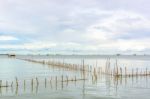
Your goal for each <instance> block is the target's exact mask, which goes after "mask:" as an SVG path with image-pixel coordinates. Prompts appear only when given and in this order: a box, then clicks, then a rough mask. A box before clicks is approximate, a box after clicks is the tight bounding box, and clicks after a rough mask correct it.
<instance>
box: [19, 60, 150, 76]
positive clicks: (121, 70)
mask: <svg viewBox="0 0 150 99" xmlns="http://www.w3.org/2000/svg"><path fill="white" fill-rule="evenodd" d="M18 59H21V58H18ZM21 60H24V61H29V62H34V63H40V64H44V65H50V66H55V67H58V68H66V69H69V70H75V71H82V72H84V74H88V73H92V75H93V76H95V78H97V75H100V74H104V75H110V76H114V77H120V76H123V77H129V76H150V71H149V70H148V68H145V69H144V70H143V69H141V70H140V69H139V68H132V70H130V69H128V68H127V67H126V66H125V67H123V66H122V67H120V66H119V65H118V60H117V59H116V62H115V64H114V67H112V65H111V61H110V58H108V59H107V60H106V65H105V66H102V67H100V66H98V64H97V62H96V66H91V65H89V64H85V61H84V59H83V60H81V61H82V62H81V64H71V63H65V62H64V61H63V62H60V61H45V60H36V59H21Z"/></svg>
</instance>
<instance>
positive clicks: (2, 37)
mask: <svg viewBox="0 0 150 99" xmlns="http://www.w3.org/2000/svg"><path fill="white" fill-rule="evenodd" d="M10 40H18V38H16V37H13V36H8V35H0V41H10Z"/></svg>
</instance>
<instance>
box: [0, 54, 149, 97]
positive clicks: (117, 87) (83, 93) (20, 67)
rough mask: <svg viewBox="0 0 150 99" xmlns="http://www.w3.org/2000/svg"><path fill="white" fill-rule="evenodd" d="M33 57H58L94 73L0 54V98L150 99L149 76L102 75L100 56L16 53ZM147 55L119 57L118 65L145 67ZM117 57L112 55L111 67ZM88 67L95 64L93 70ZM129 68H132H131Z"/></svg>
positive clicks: (42, 58) (104, 58)
mask: <svg viewBox="0 0 150 99" xmlns="http://www.w3.org/2000/svg"><path fill="white" fill-rule="evenodd" d="M17 58H32V59H36V60H50V61H52V60H55V61H56V60H57V61H61V62H63V63H66V62H68V63H73V64H83V61H82V60H83V59H84V64H88V65H89V68H90V69H92V70H93V72H85V71H79V70H77V71H76V70H72V69H70V68H69V69H68V68H62V67H58V66H52V65H46V64H38V63H33V62H27V61H24V60H19V59H15V58H8V57H1V58H0V60H1V63H0V70H1V71H0V80H1V82H0V86H1V87H0V98H2V99H26V98H29V99H34V98H35V99H41V98H42V99H47V98H52V99H101V98H102V99H135V98H136V99H141V98H143V99H149V96H150V81H149V79H150V76H149V75H148V76H117V77H114V76H111V75H106V74H103V73H102V71H100V70H102V69H99V68H100V67H101V68H103V67H105V66H106V59H107V57H106V56H103V57H89V58H83V57H68V56H67V57H64V56H63V57H62V56H61V57H58V56H57V57H48V56H42V57H41V56H18V57H17ZM149 59H150V57H147V56H146V58H145V57H143V58H138V57H134V58H133V57H130V58H129V59H128V58H127V57H121V58H118V65H123V66H126V67H128V68H129V69H130V68H131V67H135V68H144V69H145V67H146V68H148V65H149V63H150V61H149ZM115 60H116V57H111V64H110V65H111V66H114V64H115ZM91 66H94V67H97V68H96V69H94V68H92V67H91ZM131 70H132V68H131Z"/></svg>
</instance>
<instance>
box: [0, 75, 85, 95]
mask: <svg viewBox="0 0 150 99" xmlns="http://www.w3.org/2000/svg"><path fill="white" fill-rule="evenodd" d="M84 80H87V79H83V78H77V77H76V76H74V77H69V76H64V75H62V76H61V77H59V76H53V77H52V76H51V77H49V78H45V79H43V80H41V79H39V78H38V77H36V78H32V79H30V80H29V79H26V80H18V78H17V77H16V78H15V80H13V81H3V80H0V93H1V92H2V89H3V88H6V90H7V89H8V88H11V89H12V90H13V88H15V93H16V94H17V93H18V88H21V89H24V90H25V89H26V87H27V88H29V86H30V87H31V89H32V91H33V90H34V87H36V88H37V87H39V86H40V85H41V86H43V85H44V86H45V88H46V87H47V86H48V84H49V85H50V86H51V87H52V86H53V85H54V84H55V85H54V86H55V88H56V89H57V87H58V86H61V88H62V89H63V87H64V86H65V85H66V86H68V84H69V83H70V82H72V83H73V82H74V84H75V85H76V83H77V82H79V81H84ZM22 87H23V88H22Z"/></svg>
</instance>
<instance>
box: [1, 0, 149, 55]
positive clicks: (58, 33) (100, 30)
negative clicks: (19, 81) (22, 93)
mask: <svg viewBox="0 0 150 99" xmlns="http://www.w3.org/2000/svg"><path fill="white" fill-rule="evenodd" d="M149 12H150V0H0V53H19V54H29V53H30V54H39V53H40V54H42V53H44V54H47V53H48V54H53V53H55V54H117V53H121V54H133V53H137V54H150V44H149V42H150V13H149Z"/></svg>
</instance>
